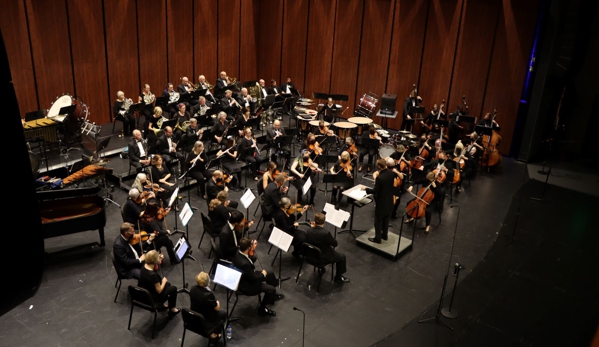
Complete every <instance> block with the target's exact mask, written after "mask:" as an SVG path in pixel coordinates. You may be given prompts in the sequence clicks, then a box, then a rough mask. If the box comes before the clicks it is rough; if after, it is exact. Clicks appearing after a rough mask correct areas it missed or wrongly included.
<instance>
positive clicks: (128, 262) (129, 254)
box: [112, 222, 155, 280]
mask: <svg viewBox="0 0 599 347" xmlns="http://www.w3.org/2000/svg"><path fill="white" fill-rule="evenodd" d="M133 226H134V224H131V223H127V222H125V223H123V224H121V228H120V229H121V235H120V236H117V237H115V238H114V244H113V246H112V254H113V255H114V260H115V263H116V264H115V270H116V272H118V274H119V275H120V276H121V277H123V278H127V279H131V278H135V279H136V280H139V277H140V274H141V267H142V266H143V264H144V260H145V259H146V256H145V254H144V253H143V250H142V245H141V244H140V243H141V240H140V241H139V242H137V243H135V244H131V243H129V241H130V240H131V239H132V238H133V237H134V236H135V228H134V227H133ZM154 237H155V235H154V234H151V235H149V236H148V240H147V241H144V242H143V244H144V245H143V247H144V248H147V247H151V246H152V242H153V241H154Z"/></svg>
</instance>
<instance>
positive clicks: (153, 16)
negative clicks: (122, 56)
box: [137, 0, 178, 96]
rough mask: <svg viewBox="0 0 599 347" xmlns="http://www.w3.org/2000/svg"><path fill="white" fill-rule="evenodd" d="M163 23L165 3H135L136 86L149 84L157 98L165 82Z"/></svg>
mask: <svg viewBox="0 0 599 347" xmlns="http://www.w3.org/2000/svg"><path fill="white" fill-rule="evenodd" d="M166 20H167V19H166V0H144V1H137V33H138V35H139V38H138V40H139V78H140V84H146V83H147V84H149V85H150V88H151V90H152V92H153V93H154V94H156V95H157V96H160V95H162V91H163V89H164V88H165V87H166V83H167V82H169V78H168V75H167V47H166V42H167V40H166V32H167V30H166ZM171 27H172V26H171ZM172 82H173V83H175V82H176V81H172ZM177 84H178V83H177ZM177 84H175V88H176V87H177Z"/></svg>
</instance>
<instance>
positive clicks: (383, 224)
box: [362, 159, 395, 243]
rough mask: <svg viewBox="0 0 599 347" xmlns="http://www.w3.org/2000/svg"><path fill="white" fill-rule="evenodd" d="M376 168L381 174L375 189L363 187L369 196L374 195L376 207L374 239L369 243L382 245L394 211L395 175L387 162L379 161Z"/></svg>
mask: <svg viewBox="0 0 599 347" xmlns="http://www.w3.org/2000/svg"><path fill="white" fill-rule="evenodd" d="M376 168H377V170H378V172H379V174H378V175H377V178H376V180H375V181H374V189H372V188H366V187H362V190H365V191H366V193H368V194H373V195H374V200H375V202H376V205H375V207H374V216H375V217H374V237H369V238H368V241H370V242H373V243H381V242H382V241H381V240H385V241H387V238H388V236H387V235H388V230H389V218H390V217H391V213H392V211H393V189H392V188H393V181H394V180H395V173H394V172H393V171H391V170H389V169H387V161H386V160H385V159H379V160H377V162H376Z"/></svg>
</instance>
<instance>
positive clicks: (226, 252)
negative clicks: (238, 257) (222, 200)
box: [218, 210, 243, 259]
mask: <svg viewBox="0 0 599 347" xmlns="http://www.w3.org/2000/svg"><path fill="white" fill-rule="evenodd" d="M242 220H243V213H241V212H239V211H237V210H234V211H232V212H231V214H230V217H229V221H228V222H227V223H226V224H225V225H224V226H223V227H222V229H221V230H220V233H219V234H218V240H219V242H220V252H221V256H222V257H223V259H232V258H233V257H234V256H235V253H236V252H237V248H238V247H239V239H240V238H241V236H242V235H241V232H239V231H236V230H235V227H236V226H237V224H239V223H240V222H241V221H242Z"/></svg>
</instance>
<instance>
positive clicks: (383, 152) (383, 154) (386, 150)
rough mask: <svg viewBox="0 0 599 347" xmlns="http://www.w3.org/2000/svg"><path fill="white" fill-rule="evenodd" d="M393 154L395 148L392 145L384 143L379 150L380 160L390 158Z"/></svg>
mask: <svg viewBox="0 0 599 347" xmlns="http://www.w3.org/2000/svg"><path fill="white" fill-rule="evenodd" d="M393 153H395V146H393V145H392V144H390V143H384V144H382V145H381V147H380V148H379V157H380V158H388V157H390V156H391V154H393Z"/></svg>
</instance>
